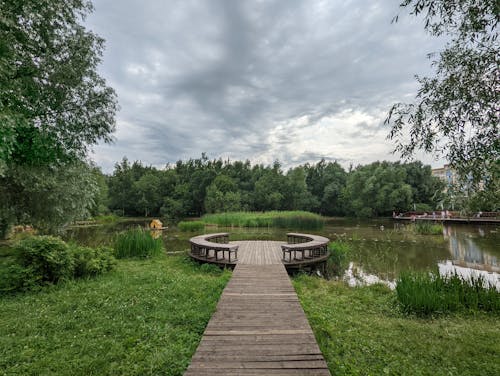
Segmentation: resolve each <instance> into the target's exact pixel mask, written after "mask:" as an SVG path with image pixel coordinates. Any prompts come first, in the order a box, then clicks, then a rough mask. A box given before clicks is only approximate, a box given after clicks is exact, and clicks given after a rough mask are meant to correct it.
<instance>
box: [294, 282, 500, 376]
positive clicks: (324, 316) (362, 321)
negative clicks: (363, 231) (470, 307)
mask: <svg viewBox="0 0 500 376" xmlns="http://www.w3.org/2000/svg"><path fill="white" fill-rule="evenodd" d="M294 286H295V289H296V291H297V293H298V295H299V299H300V301H301V303H302V306H303V308H304V310H305V312H306V315H307V317H308V319H309V322H310V324H311V326H312V328H313V331H314V333H315V335H316V339H317V340H318V343H319V346H320V348H321V351H322V352H323V355H324V356H325V360H326V361H327V363H328V366H329V368H330V371H331V373H332V375H384V374H388V375H460V376H463V375H482V376H484V375H500V361H499V359H500V340H499V338H500V317H499V316H498V314H497V315H495V314H491V313H490V314H485V313H480V314H479V313H476V314H471V313H461V314H453V315H442V316H437V317H434V318H426V319H419V318H416V317H413V316H406V315H404V314H402V313H400V312H399V311H398V309H397V307H396V303H395V294H394V292H392V291H390V290H389V289H388V288H386V287H384V286H371V287H358V288H350V287H347V286H345V285H344V284H342V283H340V282H335V281H325V280H322V279H319V278H315V277H308V276H304V275H301V276H298V277H297V278H295V279H294Z"/></svg>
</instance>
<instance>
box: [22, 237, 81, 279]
mask: <svg viewBox="0 0 500 376" xmlns="http://www.w3.org/2000/svg"><path fill="white" fill-rule="evenodd" d="M13 248H14V252H15V253H16V254H17V257H18V260H19V264H20V265H21V266H23V267H26V268H30V269H31V270H32V273H33V278H34V279H35V280H36V281H39V282H40V283H57V282H58V281H60V280H66V279H70V278H71V277H72V276H73V270H74V260H73V257H72V253H71V251H70V249H69V247H68V245H67V244H66V243H65V242H64V241H62V240H61V239H59V238H56V237H52V236H33V237H29V238H26V239H22V240H20V241H19V242H17V243H16V244H15V245H14V247H13Z"/></svg>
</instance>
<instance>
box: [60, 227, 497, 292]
mask: <svg viewBox="0 0 500 376" xmlns="http://www.w3.org/2000/svg"><path fill="white" fill-rule="evenodd" d="M149 221H150V219H144V220H135V221H124V222H118V223H115V224H109V225H99V226H86V227H73V228H70V229H69V230H68V231H67V233H66V235H65V237H66V239H67V240H74V241H77V242H78V243H82V244H87V245H99V244H110V243H111V242H112V238H113V236H114V234H115V233H116V232H118V231H121V230H123V229H125V228H129V227H134V226H138V225H139V226H146V225H147V224H148V223H149ZM409 226H411V225H408V224H404V223H399V222H395V221H393V220H392V219H374V220H356V219H331V220H329V221H328V222H327V223H326V225H325V227H324V228H323V230H321V231H319V232H316V233H317V234H320V235H323V236H327V237H329V238H330V239H331V240H337V239H341V240H342V241H345V242H347V243H349V244H350V246H351V248H352V252H351V254H350V255H349V259H350V260H349V261H350V263H349V268H348V270H347V271H346V275H345V279H346V280H347V282H348V283H349V284H350V285H359V284H366V283H368V284H369V283H375V282H381V283H385V284H387V285H388V286H390V287H394V281H395V279H396V278H397V277H398V275H399V273H400V272H401V271H403V270H410V269H411V270H439V271H440V273H442V274H445V273H450V272H453V273H458V274H460V275H463V276H464V277H467V276H469V275H471V274H476V275H482V276H483V277H484V278H485V279H487V280H488V281H490V282H491V283H492V284H494V285H496V286H497V289H500V226H498V225H487V224H481V225H467V224H446V225H445V226H444V229H443V234H442V235H418V234H415V233H414V231H411V227H409ZM204 232H205V233H210V232H229V233H230V234H231V239H232V240H243V239H254V240H283V241H284V240H285V239H286V232H287V230H284V229H275V228H236V227H235V228H224V227H211V226H207V227H206V228H205V231H204ZM197 234H198V233H192V232H180V231H173V230H170V229H167V230H164V231H163V232H162V238H163V241H164V243H165V248H166V249H167V252H169V253H173V252H183V251H186V250H187V249H188V248H189V243H188V240H189V238H190V237H191V236H194V235H197Z"/></svg>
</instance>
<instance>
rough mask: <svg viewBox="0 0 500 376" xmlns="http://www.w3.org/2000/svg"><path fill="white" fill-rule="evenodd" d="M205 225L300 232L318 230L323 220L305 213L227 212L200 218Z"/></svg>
mask: <svg viewBox="0 0 500 376" xmlns="http://www.w3.org/2000/svg"><path fill="white" fill-rule="evenodd" d="M202 220H203V222H205V223H206V224H214V225H219V226H224V227H230V226H236V227H277V228H290V229H300V230H320V229H322V228H323V226H324V218H323V217H322V216H320V215H319V214H314V213H310V212H306V211H268V212H229V213H218V214H206V215H204V216H203V217H202Z"/></svg>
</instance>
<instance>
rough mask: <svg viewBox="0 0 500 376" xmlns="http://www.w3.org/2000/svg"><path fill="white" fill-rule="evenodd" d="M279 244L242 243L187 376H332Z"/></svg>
mask: <svg viewBox="0 0 500 376" xmlns="http://www.w3.org/2000/svg"><path fill="white" fill-rule="evenodd" d="M281 244H282V243H281V242H250V241H249V242H238V245H239V250H240V251H239V254H238V256H239V263H238V264H237V266H236V268H235V269H234V273H233V277H232V278H231V280H230V281H229V283H228V284H227V286H226V288H225V290H224V292H223V294H222V296H221V298H220V300H219V303H218V305H217V309H216V312H215V313H214V315H213V316H212V318H211V319H210V321H209V323H208V325H207V327H206V329H205V332H204V334H203V338H202V340H201V342H200V344H199V346H198V349H197V351H196V353H195V354H194V356H193V358H192V360H191V364H190V366H189V368H188V369H187V371H186V373H185V375H188V376H190V375H217V376H224V375H330V373H329V372H328V368H327V365H326V363H325V361H324V359H323V356H322V354H321V351H320V349H319V347H318V344H317V343H316V340H315V338H314V335H313V333H312V330H311V327H310V326H309V323H308V322H307V319H306V317H305V314H304V311H303V310H302V307H301V306H300V303H299V300H298V298H297V295H296V293H295V290H294V289H293V286H292V284H291V282H290V279H289V278H288V274H287V273H286V270H285V268H284V266H283V264H282V261H281V249H280V245H281ZM252 263H253V264H252Z"/></svg>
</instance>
